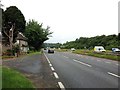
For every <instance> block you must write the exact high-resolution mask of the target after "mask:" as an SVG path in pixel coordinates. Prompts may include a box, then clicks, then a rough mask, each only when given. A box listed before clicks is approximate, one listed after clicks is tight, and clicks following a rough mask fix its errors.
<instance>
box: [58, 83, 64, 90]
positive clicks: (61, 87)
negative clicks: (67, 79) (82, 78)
mask: <svg viewBox="0 0 120 90" xmlns="http://www.w3.org/2000/svg"><path fill="white" fill-rule="evenodd" d="M58 85H59V87H60V89H61V90H65V87H64V85H63V84H62V83H61V82H58Z"/></svg>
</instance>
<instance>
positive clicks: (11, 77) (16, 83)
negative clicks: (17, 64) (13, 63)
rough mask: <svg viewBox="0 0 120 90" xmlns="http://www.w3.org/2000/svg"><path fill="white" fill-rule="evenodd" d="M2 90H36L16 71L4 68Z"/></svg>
mask: <svg viewBox="0 0 120 90" xmlns="http://www.w3.org/2000/svg"><path fill="white" fill-rule="evenodd" d="M2 76H3V77H2V88H3V89H5V88H31V89H30V90H35V89H34V88H33V85H32V83H31V82H30V81H29V80H28V79H27V78H25V76H23V75H22V74H21V73H19V72H17V71H16V70H13V69H10V68H6V67H3V68H2Z"/></svg>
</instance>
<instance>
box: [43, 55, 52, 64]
mask: <svg viewBox="0 0 120 90" xmlns="http://www.w3.org/2000/svg"><path fill="white" fill-rule="evenodd" d="M44 55H45V53H44ZM45 57H46V59H47V61H48V63H49V64H51V63H50V60H49V59H48V57H47V56H46V55H45Z"/></svg>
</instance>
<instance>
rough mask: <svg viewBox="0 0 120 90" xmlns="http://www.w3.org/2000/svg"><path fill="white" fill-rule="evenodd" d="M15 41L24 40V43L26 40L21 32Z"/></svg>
mask: <svg viewBox="0 0 120 90" xmlns="http://www.w3.org/2000/svg"><path fill="white" fill-rule="evenodd" d="M17 40H24V41H26V40H27V38H26V37H25V36H24V35H23V34H22V33H21V32H19V33H18V36H17Z"/></svg>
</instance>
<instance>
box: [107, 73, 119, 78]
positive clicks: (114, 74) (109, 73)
mask: <svg viewBox="0 0 120 90" xmlns="http://www.w3.org/2000/svg"><path fill="white" fill-rule="evenodd" d="M108 74H110V75H112V76H115V77H118V78H120V76H119V75H116V74H114V73H111V72H108Z"/></svg>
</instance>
